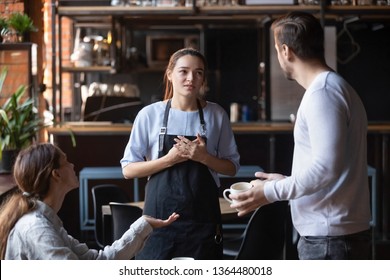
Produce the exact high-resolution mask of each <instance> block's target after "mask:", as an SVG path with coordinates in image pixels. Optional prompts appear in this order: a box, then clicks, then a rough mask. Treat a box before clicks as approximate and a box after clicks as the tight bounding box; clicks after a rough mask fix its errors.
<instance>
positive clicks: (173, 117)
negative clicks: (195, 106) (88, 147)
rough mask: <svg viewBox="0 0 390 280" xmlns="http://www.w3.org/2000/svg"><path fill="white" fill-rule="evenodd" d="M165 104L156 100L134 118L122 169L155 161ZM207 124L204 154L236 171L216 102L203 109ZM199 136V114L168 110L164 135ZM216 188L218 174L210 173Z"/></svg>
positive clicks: (223, 116)
mask: <svg viewBox="0 0 390 280" xmlns="http://www.w3.org/2000/svg"><path fill="white" fill-rule="evenodd" d="M165 107H166V102H164V101H159V102H156V103H153V104H150V105H148V106H145V107H144V108H143V109H142V110H141V111H140V112H139V113H138V115H137V117H136V119H135V121H134V124H133V128H132V130H131V134H130V139H129V142H128V143H127V146H126V149H125V151H124V156H123V158H122V159H121V161H120V162H121V165H122V168H123V167H125V166H126V165H127V164H129V163H131V162H139V161H144V158H146V160H154V159H157V158H158V142H159V141H158V139H159V133H160V128H161V126H162V123H163V119H164V111H165ZM203 114H204V120H205V123H206V135H205V136H206V138H207V151H208V152H209V153H210V154H211V155H213V156H216V157H218V158H222V159H228V160H230V161H231V162H232V163H233V164H234V165H235V167H236V170H237V171H238V169H239V167H240V163H239V161H240V155H239V153H238V151H237V145H236V142H235V139H234V134H233V131H232V128H231V125H230V120H229V117H228V115H227V113H226V111H225V110H224V109H223V108H222V107H221V106H219V105H218V104H216V103H212V102H207V105H206V106H205V107H204V108H203ZM198 133H199V134H201V135H202V133H201V126H200V120H199V112H198V111H192V112H185V111H181V110H178V109H174V108H171V110H170V112H169V118H168V125H167V134H168V135H182V136H196V135H197V134H198ZM210 172H211V174H212V175H213V177H214V179H215V182H216V184H217V186H219V185H220V182H219V178H218V174H217V173H216V172H215V171H213V170H210Z"/></svg>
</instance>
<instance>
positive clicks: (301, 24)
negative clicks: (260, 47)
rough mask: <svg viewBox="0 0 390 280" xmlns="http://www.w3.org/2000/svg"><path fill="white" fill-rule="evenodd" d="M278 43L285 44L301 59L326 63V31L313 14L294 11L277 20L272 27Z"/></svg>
mask: <svg viewBox="0 0 390 280" xmlns="http://www.w3.org/2000/svg"><path fill="white" fill-rule="evenodd" d="M271 28H272V30H273V31H274V34H275V38H277V41H278V42H276V43H279V45H282V44H285V45H287V46H288V47H289V48H291V49H292V50H293V51H294V53H295V55H296V56H297V57H299V58H301V59H318V60H321V61H323V62H325V50H324V30H323V28H322V26H321V24H320V22H319V20H318V19H317V18H315V17H314V16H313V15H312V14H309V13H305V12H300V11H293V12H290V13H288V14H286V15H284V16H281V17H279V18H278V19H276V20H275V21H274V22H273V23H272V26H271Z"/></svg>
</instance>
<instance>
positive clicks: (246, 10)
mask: <svg viewBox="0 0 390 280" xmlns="http://www.w3.org/2000/svg"><path fill="white" fill-rule="evenodd" d="M324 9H325V13H326V14H340V15H343V14H344V15H346V14H355V15H380V16H383V17H386V18H389V17H390V6H376V5H374V6H352V5H350V6H349V5H340V6H332V5H329V6H325V8H324ZM291 10H301V11H307V12H311V13H319V12H320V11H321V6H319V5H257V6H256V5H250V6H246V5H237V6H205V7H196V8H195V9H194V8H192V7H131V6H120V7H118V6H107V7H102V6H90V7H58V15H60V16H71V17H77V16H82V17H91V16H94V17H96V16H113V17H135V18H136V17H140V16H143V17H150V18H155V17H158V16H165V17H167V16H171V17H183V16H196V17H202V16H222V17H228V16H233V17H240V16H245V15H251V16H254V17H260V16H262V15H276V14H283V13H286V12H288V11H291Z"/></svg>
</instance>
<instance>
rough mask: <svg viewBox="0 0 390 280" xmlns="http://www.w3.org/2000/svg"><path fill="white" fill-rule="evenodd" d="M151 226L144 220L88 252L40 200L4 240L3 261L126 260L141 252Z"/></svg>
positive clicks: (138, 221)
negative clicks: (108, 242)
mask: <svg viewBox="0 0 390 280" xmlns="http://www.w3.org/2000/svg"><path fill="white" fill-rule="evenodd" d="M152 230H153V229H152V227H151V226H150V225H149V223H148V222H147V221H146V220H145V219H144V218H143V217H141V218H139V219H138V220H137V221H136V222H134V223H133V224H132V225H131V227H130V229H129V230H127V231H126V233H125V234H124V235H123V236H122V238H121V239H119V240H117V241H115V242H114V243H113V244H112V245H111V246H106V247H105V248H104V250H99V251H98V250H94V249H89V248H88V247H87V245H86V244H84V243H80V242H79V241H78V240H77V239H75V238H73V237H72V236H70V235H68V233H67V232H66V230H65V228H64V227H63V226H62V221H61V219H60V218H59V217H58V216H57V214H56V213H55V212H54V211H53V209H51V208H50V207H49V206H48V205H46V204H45V203H44V202H42V201H37V208H36V209H35V210H34V211H32V212H30V213H28V214H25V215H24V216H23V217H21V218H20V219H19V221H18V222H17V223H16V224H15V226H14V228H13V229H12V230H11V232H10V235H9V237H8V241H7V250H6V253H5V259H6V260H93V259H102V260H103V259H112V260H114V259H116V260H120V259H121V260H125V259H127V260H129V259H131V258H132V257H134V255H135V254H136V253H137V252H138V251H139V250H141V249H142V247H143V245H144V242H145V240H146V239H147V237H148V236H149V234H150V233H151V232H152Z"/></svg>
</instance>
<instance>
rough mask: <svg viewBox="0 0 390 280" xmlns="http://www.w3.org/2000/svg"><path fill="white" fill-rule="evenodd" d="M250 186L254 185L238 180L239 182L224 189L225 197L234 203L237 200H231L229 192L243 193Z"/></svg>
mask: <svg viewBox="0 0 390 280" xmlns="http://www.w3.org/2000/svg"><path fill="white" fill-rule="evenodd" d="M250 188H252V185H251V184H250V183H248V182H238V183H235V184H233V185H231V186H230V188H229V189H225V190H224V191H223V197H224V198H225V199H226V200H227V201H229V202H230V203H233V202H235V200H231V199H230V198H229V193H231V194H232V193H241V192H245V191H247V190H249V189H250Z"/></svg>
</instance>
